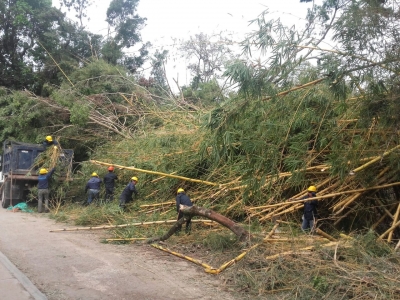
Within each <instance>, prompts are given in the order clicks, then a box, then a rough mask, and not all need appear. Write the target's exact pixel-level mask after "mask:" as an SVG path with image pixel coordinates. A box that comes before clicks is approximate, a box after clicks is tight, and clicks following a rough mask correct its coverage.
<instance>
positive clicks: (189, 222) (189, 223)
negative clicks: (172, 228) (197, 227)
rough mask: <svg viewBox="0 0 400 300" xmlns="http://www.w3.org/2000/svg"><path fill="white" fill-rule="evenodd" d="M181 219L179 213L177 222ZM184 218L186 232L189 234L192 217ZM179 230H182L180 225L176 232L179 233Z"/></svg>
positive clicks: (181, 215)
mask: <svg viewBox="0 0 400 300" xmlns="http://www.w3.org/2000/svg"><path fill="white" fill-rule="evenodd" d="M182 218H183V213H182V212H181V211H179V213H178V220H180V219H182ZM186 218H187V220H186V232H190V230H191V228H192V217H186ZM180 230H182V225H179V226H178V230H177V231H180Z"/></svg>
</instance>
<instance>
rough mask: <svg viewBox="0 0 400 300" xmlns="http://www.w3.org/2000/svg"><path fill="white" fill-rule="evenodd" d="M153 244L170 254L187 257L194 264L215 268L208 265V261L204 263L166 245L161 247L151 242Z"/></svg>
mask: <svg viewBox="0 0 400 300" xmlns="http://www.w3.org/2000/svg"><path fill="white" fill-rule="evenodd" d="M151 246H152V247H154V248H156V249H159V250H162V251H164V252H167V253H170V254H172V255H175V256H177V257H180V258H183V259H186V260H188V261H190V262H192V263H194V264H196V265H199V266H202V267H203V268H205V269H213V267H211V266H209V265H207V264H206V263H203V262H202V261H200V260H197V259H194V258H191V257H189V256H186V255H183V254H181V253H178V252H175V251H172V250H170V249H168V248H164V247H161V246H159V245H156V244H151Z"/></svg>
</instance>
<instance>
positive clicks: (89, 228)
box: [49, 220, 214, 232]
mask: <svg viewBox="0 0 400 300" xmlns="http://www.w3.org/2000/svg"><path fill="white" fill-rule="evenodd" d="M200 222H204V223H213V222H214V221H212V220H192V223H200ZM170 223H176V220H165V221H151V222H139V223H130V224H121V225H103V226H95V227H76V228H63V229H53V230H49V231H50V232H60V231H83V230H98V229H111V228H124V227H129V226H142V225H153V224H170Z"/></svg>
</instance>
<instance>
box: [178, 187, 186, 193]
mask: <svg viewBox="0 0 400 300" xmlns="http://www.w3.org/2000/svg"><path fill="white" fill-rule="evenodd" d="M183 192H185V190H184V189H183V188H179V189H178V191H177V193H178V194H179V193H183Z"/></svg>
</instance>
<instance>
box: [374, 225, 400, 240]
mask: <svg viewBox="0 0 400 300" xmlns="http://www.w3.org/2000/svg"><path fill="white" fill-rule="evenodd" d="M397 226H400V221H398V222H397V223H395V224H393V225H392V226H391V227H390V228H389V229H388V230H386V231H385V232H384V233H382V234H381V235H380V236H379V238H378V239H379V240H381V239H383V238H385V236H387V235H388V234H389V233H390V232H392V231H393V230H395V229H396V227H397Z"/></svg>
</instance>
